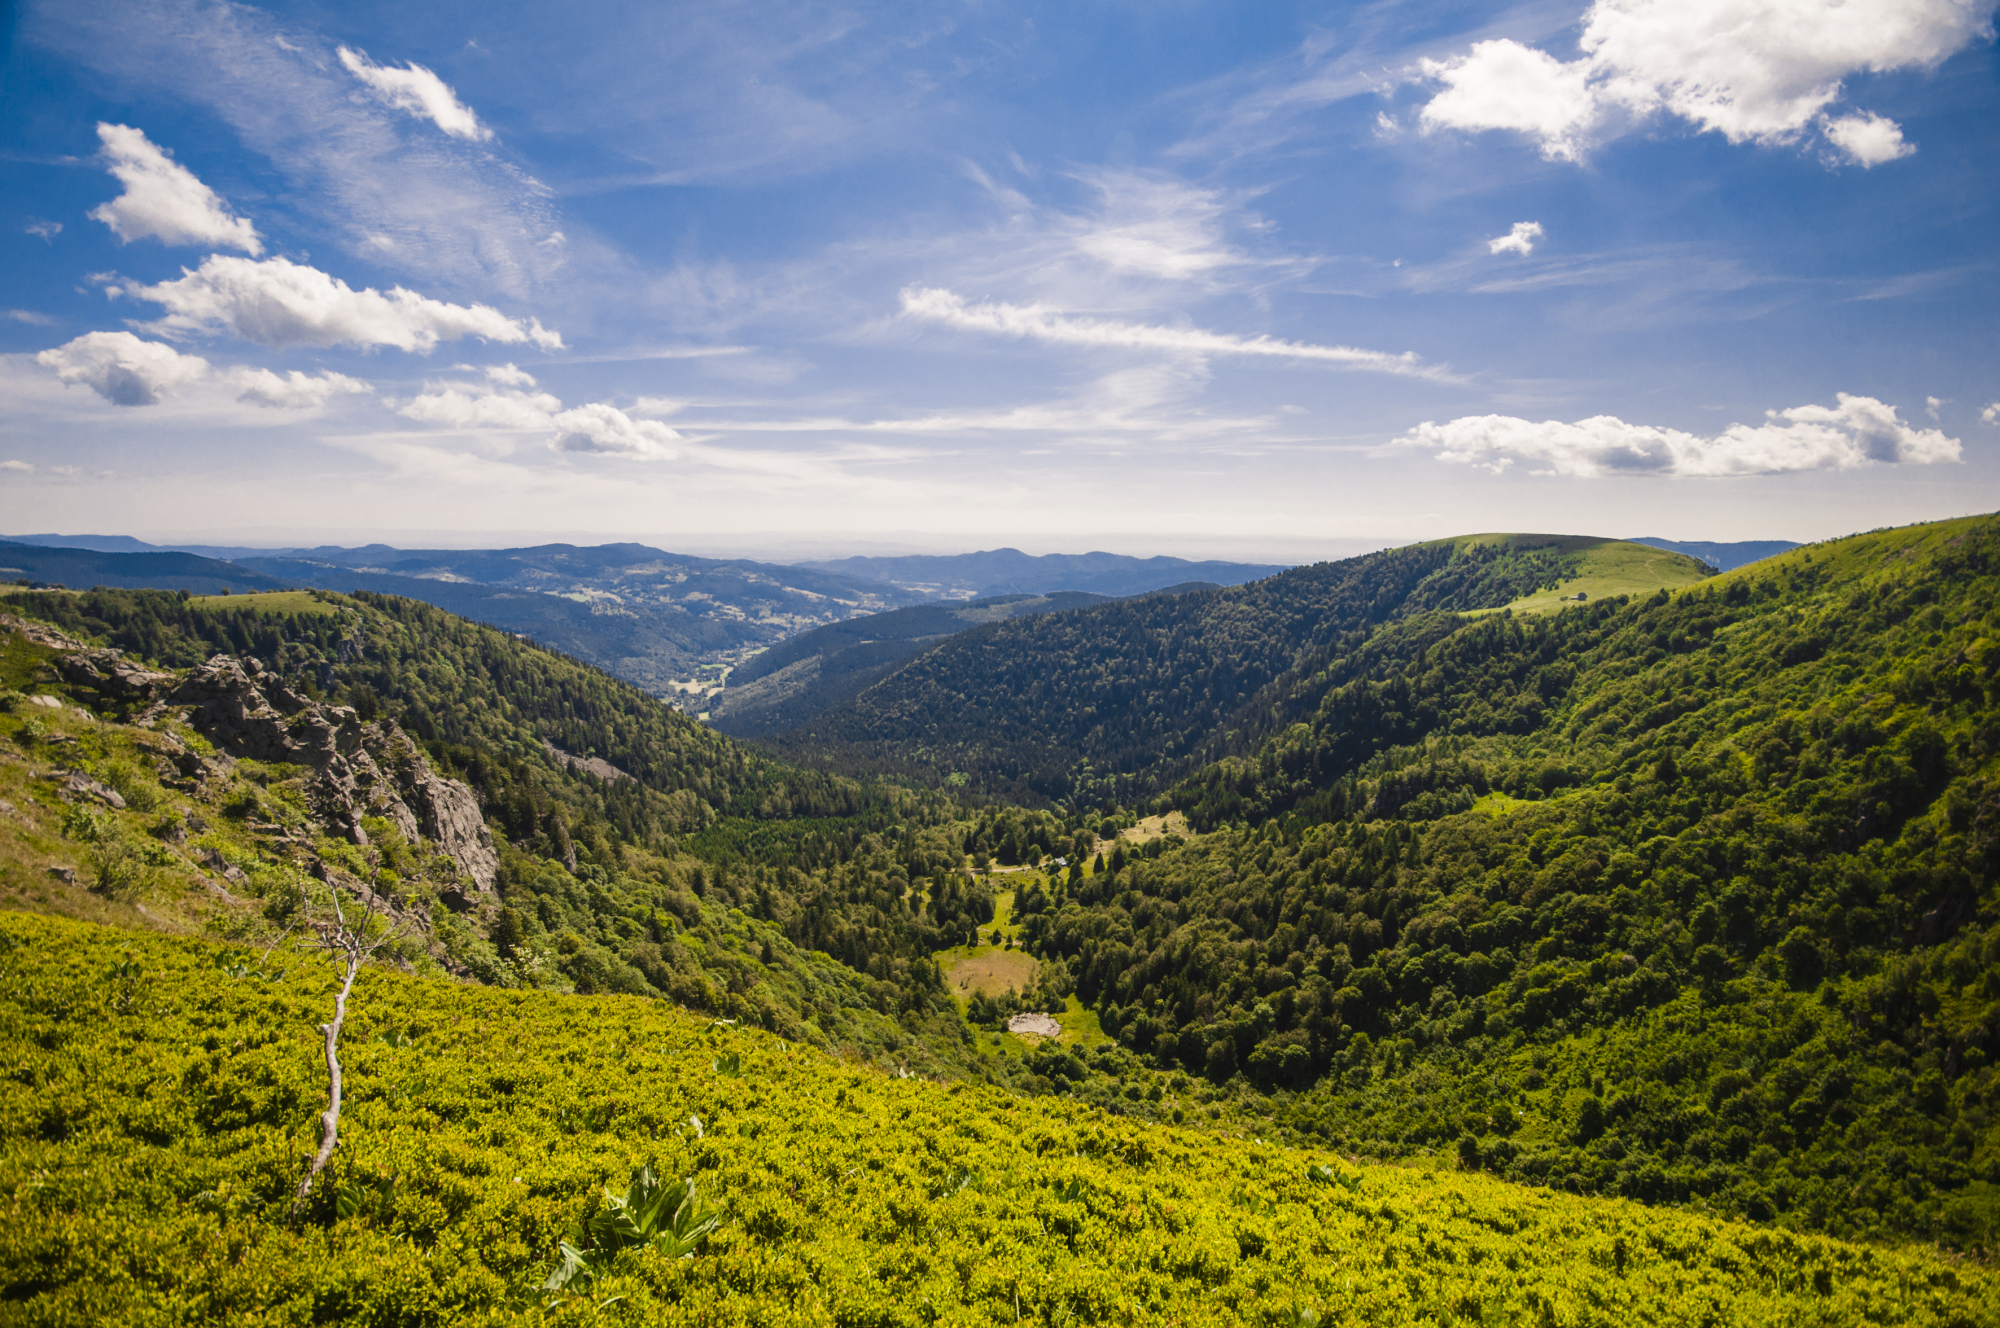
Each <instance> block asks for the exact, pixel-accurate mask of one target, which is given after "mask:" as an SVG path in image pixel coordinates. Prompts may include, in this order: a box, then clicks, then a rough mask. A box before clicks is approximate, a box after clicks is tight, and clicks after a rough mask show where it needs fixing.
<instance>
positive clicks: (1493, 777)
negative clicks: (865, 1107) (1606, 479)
mask: <svg viewBox="0 0 2000 1328" xmlns="http://www.w3.org/2000/svg"><path fill="white" fill-rule="evenodd" d="M1996 605H2000V521H1996V520H1994V519H1993V518H1980V519H1976V520H1969V521H1960V522H1950V523H1941V524H1938V525H1932V526H1924V527H1915V528H1911V529H1908V530H1900V531H1890V532H1881V533H1877V534H1873V535H1868V536H1861V537H1857V538H1855V539H1850V540H1844V541H1839V542H1836V543H1833V544H1829V545H1821V546H1815V547H1811V548H1807V549H1802V550H1799V551H1796V552H1794V553H1791V554H1787V555H1784V556H1782V557H1779V558H1775V559H1772V560H1769V561H1767V562H1762V563H1758V564H1756V565H1754V566H1753V567H1749V568H1745V569H1743V570H1741V571H1739V572H1736V573H1732V574H1729V575H1727V576H1724V577H1722V578H1719V579H1718V580H1716V581H1714V582H1712V583H1709V584H1706V585H1703V586H1699V587H1696V588H1693V589H1690V590H1688V591H1685V592H1683V593H1681V594H1679V595H1676V596H1668V595H1666V594H1664V593H1662V594H1660V595H1655V596H1650V597H1646V598H1644V599H1642V600H1639V601H1636V602H1617V601H1611V602H1600V603H1593V604H1588V605H1580V606H1577V607H1574V608H1571V609H1569V610H1567V611H1565V612H1563V613H1561V614H1559V615H1555V616H1552V617H1544V618H1530V619H1521V618H1512V617H1506V616H1498V617H1486V618H1483V619H1467V618H1462V617H1457V616H1452V615H1446V614H1422V615H1413V616H1410V617H1408V618H1406V619H1404V620H1402V621H1400V622H1397V623H1394V624H1392V625H1390V626H1388V627H1387V628H1385V629H1383V630H1381V631H1379V632H1378V633H1377V634H1376V635H1375V636H1373V637H1372V638H1370V639H1369V640H1368V641H1367V642H1365V643H1364V644H1362V645H1361V646H1359V647H1358V648H1355V649H1353V650H1351V651H1347V652H1344V653H1341V654H1339V655H1337V656H1336V657H1335V658H1333V659H1332V660H1330V661H1329V662H1328V663H1327V664H1326V666H1325V667H1323V668H1321V669H1318V670H1315V671H1313V672H1312V673H1311V674H1309V675H1306V676H1302V677H1298V678H1295V679H1294V680H1292V681H1291V683H1290V690H1289V691H1288V692H1287V693H1286V694H1285V695H1284V696H1283V697H1282V698H1280V700H1281V704H1278V705H1275V706H1274V707H1272V708H1271V709H1270V710H1269V711H1268V712H1267V713H1265V714H1264V715H1262V716H1260V719H1261V721H1262V722H1261V725H1260V726H1259V727H1258V728H1257V729H1252V730H1247V731H1246V734H1245V738H1244V742H1245V746H1246V755H1245V756H1243V757H1241V758H1235V759H1229V760H1225V761H1222V762H1220V763H1217V764H1214V765H1212V766H1210V767H1208V768H1206V769H1205V770H1203V771H1201V772H1200V773H1198V774H1196V775H1194V776H1192V777H1190V778H1189V779H1187V780H1185V781H1183V782H1182V783H1181V784H1179V785H1177V786H1176V787H1175V788H1174V789H1173V790H1171V791H1170V792H1169V793H1168V794H1167V795H1166V797H1165V801H1166V802H1168V803H1170V804H1172V805H1175V806H1178V807H1182V808H1185V809H1186V810H1187V811H1188V813H1189V814H1190V816H1191V817H1192V818H1193V820H1194V821H1195V823H1196V824H1197V825H1198V826H1200V827H1202V828H1206V829H1211V830H1213V833H1212V834H1209V835H1206V836H1203V837H1201V838H1200V839H1197V840H1196V841H1194V842H1193V843H1190V844H1188V845H1186V846H1185V847H1183V848H1180V849H1176V850H1171V851H1168V852H1166V853H1164V854H1160V855H1158V856H1156V857H1154V858H1152V859H1150V860H1139V859H1134V860H1131V861H1126V860H1125V859H1124V855H1123V854H1122V852H1121V853H1120V854H1118V855H1114V858H1113V860H1112V861H1111V862H1110V863H1109V864H1108V866H1109V868H1110V870H1108V871H1107V872H1106V874H1104V875H1103V876H1101V877H1094V878H1089V879H1086V880H1085V881H1082V882H1080V883H1079V884H1078V886H1077V887H1074V888H1073V889H1072V890H1071V891H1070V893H1069V895H1068V897H1067V898H1066V899H1064V900H1062V901H1061V902H1060V903H1059V904H1055V905H1052V906H1051V907H1050V908H1049V909H1048V910H1047V911H1045V912H1043V913H1041V914H1040V915H1039V916H1038V917H1037V918H1036V919H1035V920H1034V924H1033V930H1032V940H1031V945H1033V946H1034V947H1035V948H1036V949H1037V950H1038V952H1039V953H1042V954H1044V955H1046V956H1048V957H1049V958H1051V959H1055V958H1061V959H1062V960H1064V961H1065V963H1066V966H1067V968H1068V970H1069V971H1070V972H1071V973H1072V974H1073V975H1074V977H1075V980H1076V981H1077V983H1078V985H1079V988H1080V991H1081V992H1082V994H1083V995H1084V997H1085V999H1086V1000H1089V1001H1092V1002H1095V1003H1097V1004H1098V1005H1100V1006H1101V1007H1102V1009H1103V1013H1104V1023H1105V1026H1106V1028H1107V1030H1115V1031H1116V1032H1117V1035H1118V1037H1119V1038H1120V1040H1121V1041H1123V1042H1125V1043H1126V1044H1127V1045H1129V1046H1131V1047H1133V1048H1135V1049H1137V1050H1140V1051H1143V1052H1146V1053H1148V1054H1150V1055H1151V1056H1152V1057H1153V1058H1154V1059H1155V1061H1156V1062H1157V1063H1158V1064H1160V1065H1162V1066H1166V1067H1178V1068H1182V1069H1185V1070H1186V1071H1188V1072H1191V1073H1199V1074H1203V1075H1205V1076H1207V1077H1208V1078H1209V1079H1210V1080H1211V1081H1213V1082H1215V1083H1217V1084H1225V1083H1227V1084H1232V1085H1235V1086H1238V1087H1239V1088H1240V1087H1245V1086H1248V1085H1254V1086H1255V1087H1256V1088H1257V1089H1259V1090H1261V1091H1262V1092H1263V1093H1264V1094H1265V1096H1262V1097H1259V1098H1256V1099H1254V1101H1253V1109H1254V1110H1256V1111H1260V1112H1264V1113H1268V1114H1269V1115H1270V1116H1271V1117H1272V1118H1273V1120H1274V1122H1276V1123H1282V1124H1285V1125H1288V1126H1290V1127H1292V1128H1295V1129H1298V1130H1300V1131H1302V1132H1304V1133H1305V1134H1307V1135H1309V1136H1311V1137H1315V1138H1321V1139H1327V1140H1330V1141H1335V1142H1339V1143H1341V1144H1342V1145H1343V1146H1346V1147H1350V1148H1357V1149H1362V1150H1366V1151H1373V1152H1380V1153H1386V1154H1409V1153H1413V1152H1416V1151H1417V1150H1419V1149H1424V1148H1430V1149H1445V1150H1449V1149H1456V1150H1458V1152H1459V1155H1460V1156H1461V1157H1462V1158H1463V1159H1464V1160H1465V1162H1466V1163H1467V1165H1472V1166H1481V1167H1487V1168H1490V1169H1493V1170H1495V1171H1498V1172H1501V1173H1502V1174H1506V1175H1509V1176H1514V1177H1518V1178H1520V1179H1524V1180H1537V1181H1543V1182H1547V1183H1553V1184H1562V1185H1565V1186H1567V1187H1569V1188H1574V1189H1582V1190H1587V1191H1597V1192H1608V1193H1618V1194H1626V1195H1631V1196H1634V1197H1639V1198H1645V1199H1649V1200H1666V1201H1696V1202H1700V1203H1704V1204H1707V1205H1711V1206H1715V1207H1719V1208H1721V1209H1723V1210H1725V1211H1732V1212H1737V1213H1742V1214H1745V1215H1748V1216H1752V1217H1757V1218H1775V1219H1777V1220H1780V1221H1783V1222H1787V1223H1795V1224H1799V1225H1805V1226H1813V1227H1819V1228H1822V1229H1831V1230H1836V1231H1850V1232H1857V1233H1859V1232H1868V1233H1891V1232H1894V1233H1901V1234H1907V1235H1916V1236H1925V1237H1943V1238H1945V1239H1948V1240H1951V1241H1953V1242H1954V1243H1961V1244H1973V1245H1990V1244H1991V1243H1992V1241H1993V1240H1994V1239H1995V1236H1996V1233H2000V1119H1996V1117H1995V1114H1994V1112H1995V1107H1996V1105H2000V1104H1996V1102H1995V1094H1996V1091H2000V1081H1996V1077H1995V1071H1994V1069H1993V1065H1992V1062H1993V1059H1994V1058H1995V1056H1996V1054H2000V895H1997V894H1996V889H1995V879H1996V872H1997V871H2000V766H1996V760H2000V718H1996V716H2000V708H1997V707H2000V610H1996V608H1995V606H1996ZM1260 734H1261V736H1259V735H1260Z"/></svg>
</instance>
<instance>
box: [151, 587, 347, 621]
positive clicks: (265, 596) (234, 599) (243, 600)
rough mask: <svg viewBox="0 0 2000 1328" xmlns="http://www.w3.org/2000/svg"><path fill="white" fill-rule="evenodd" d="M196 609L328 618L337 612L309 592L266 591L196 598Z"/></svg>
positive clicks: (193, 599)
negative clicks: (303, 614)
mask: <svg viewBox="0 0 2000 1328" xmlns="http://www.w3.org/2000/svg"><path fill="white" fill-rule="evenodd" d="M188 603H189V605H191V606H192V607H194V608H197V609H248V610H250V611H251V612H252V613H314V614H319V615H320V616H322V617H327V618H331V617H333V616H334V615H335V614H337V613H339V612H340V610H339V609H336V608H335V607H334V606H333V605H331V604H328V603H327V602H326V601H325V600H323V599H321V598H320V597H319V596H318V595H316V594H314V593H313V592H312V591H310V590H266V591H262V592H260V593H258V594H254V595H196V596H194V597H192V598H191V599H189V600H188Z"/></svg>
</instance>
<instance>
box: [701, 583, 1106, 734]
mask: <svg viewBox="0 0 2000 1328" xmlns="http://www.w3.org/2000/svg"><path fill="white" fill-rule="evenodd" d="M1103 601H1104V597H1103V596H1102V595H1087V594H1082V593H1078V592H1075V591H1058V592H1057V593H1055V594H1053V595H1000V596H995V597H993V598H991V599H975V600H969V601H966V602H963V603H957V604H919V605H916V606H913V607H911V608H907V609H892V610H890V611H889V612H887V613H871V614H867V615H865V616H863V617H859V618H850V619H848V620H847V621H846V622H840V623H830V624H828V625H827V626H825V627H816V628H814V629H813V630H811V631H809V632H801V633H799V634H798V635H797V636H793V637H788V638H787V639H785V640H784V641H781V642H779V643H778V644H777V645H774V646H772V647H771V648H770V649H768V650H764V651H761V652H759V653H758V654H756V655H753V656H751V657H750V658H749V659H747V660H745V661H744V662H743V663H742V664H739V665H738V666H736V668H734V669H732V670H731V671H730V674H729V680H728V686H727V687H726V688H725V690H724V691H723V692H722V693H721V694H720V695H718V696H715V697H713V698H711V699H710V701H709V703H708V705H709V709H708V715H707V719H708V722H709V723H711V724H713V725H714V726H715V727H716V728H717V729H718V730H719V731H721V732H723V733H727V734H729V735H730V736H731V737H735V738H754V737H760V736H764V735H767V734H772V733H781V732H783V731H785V730H786V729H791V728H796V727H797V726H798V725H800V724H803V723H806V722H808V721H809V720H812V719H814V718H815V717H817V716H819V715H821V714H824V713H825V712H826V711H827V710H830V709H832V708H833V707H834V706H836V705H839V704H840V703H841V702H842V701H845V700H847V699H848V698H850V697H852V696H854V695H856V694H857V693H859V692H860V691H861V690H862V689H863V688H864V687H867V686H869V685H870V684H872V683H874V682H876V681H878V680H879V679H881V678H882V677H884V676H885V675H887V674H888V673H890V672H891V671H893V670H894V669H896V668H898V667H899V666H900V665H901V664H902V663H903V662H904V661H906V660H908V659H909V658H910V657H911V656H913V655H916V654H918V653H920V652H922V651H924V650H927V649H929V648H930V647H931V646H934V645H936V644H937V643H938V642H939V641H942V640H944V639H945V638H946V637H949V636H955V635H956V634H958V633H959V632H963V631H966V630H968V629H970V628H973V627H980V626H984V625H985V624H987V623H995V622H1004V621H1006V620H1007V619H1010V618H1021V617H1027V616H1029V615H1031V614H1038V613H1059V612H1061V611H1063V610H1065V609H1079V608H1085V607H1087V606H1089V605H1092V604H1100V603H1102V602H1103Z"/></svg>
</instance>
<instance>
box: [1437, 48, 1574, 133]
mask: <svg viewBox="0 0 2000 1328" xmlns="http://www.w3.org/2000/svg"><path fill="white" fill-rule="evenodd" d="M1588 64H1589V62H1588V61H1581V60H1580V61H1577V62H1576V63H1575V64H1567V65H1566V64H1564V63H1562V62H1561V61H1560V60H1557V59H1556V58H1555V57H1554V56H1552V55H1547V54H1545V53H1543V52H1541V51H1537V50H1535V49H1534V48H1532V47H1528V46H1523V45H1521V44H1520V43H1519V42H1515V41H1508V40H1506V39H1504V38H1503V39H1501V40H1499V41H1483V42H1475V43H1474V44H1473V47H1472V50H1471V52H1470V53H1469V54H1466V55H1461V56H1458V57H1456V58H1455V59H1451V60H1425V61H1424V62H1423V63H1422V65H1421V66H1420V68H1421V69H1422V70H1423V72H1424V74H1425V75H1426V76H1428V77H1430V78H1432V79H1435V80H1437V81H1438V82H1441V83H1443V84H1444V91H1442V92H1440V93H1438V94H1437V95H1436V96H1435V97H1432V98H1431V99H1430V101H1429V103H1428V104H1426V105H1425V106H1424V109H1423V113H1422V115H1421V116H1420V120H1421V122H1422V124H1423V126H1424V128H1426V129H1512V130H1516V131H1518V132H1520V133H1523V134H1528V135H1530V136H1531V137H1534V138H1538V139H1540V140H1541V141H1542V152H1543V154H1544V155H1546V156H1548V157H1551V158H1555V159H1560V160H1568V161H1574V160H1575V159H1577V158H1578V157H1580V156H1582V155H1583V149H1584V146H1585V143H1586V142H1587V139H1588V133H1589V130H1590V128H1591V126H1592V124H1593V123H1594V122H1595V121H1596V119H1597V94H1596V93H1594V92H1593V91H1592V90H1591V87H1590V70H1589V68H1588Z"/></svg>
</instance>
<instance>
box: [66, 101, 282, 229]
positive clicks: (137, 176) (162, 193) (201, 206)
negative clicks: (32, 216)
mask: <svg viewBox="0 0 2000 1328" xmlns="http://www.w3.org/2000/svg"><path fill="white" fill-rule="evenodd" d="M97 137H98V140H99V141H100V142H102V143H103V145H104V149H103V157H104V161H105V164H106V166H107V168H108V169H109V170H110V171H111V173H112V174H113V175H114V176H116V177H117V178H118V182H119V183H120V184H122V185H124V186H125V192H124V193H122V194H120V195H119V196H118V197H116V198H114V199H112V200H111V201H110V202H109V203H104V204H101V205H100V206H98V207H95V208H92V209H91V210H90V214H89V215H90V217H91V219H92V220H93V221H101V222H103V223H104V224H105V225H106V226H109V227H110V228H111V230H112V233H113V234H115V235H116V236H117V237H118V238H119V239H120V240H122V241H124V242H125V243H126V244H130V243H131V242H132V241H134V240H143V239H147V238H151V239H155V240H158V241H160V242H161V243H162V244H204V245H213V246H216V247H218V248H222V249H241V250H243V251H244V252H245V253H249V254H261V253H263V252H264V241H263V240H262V239H261V238H260V237H259V236H258V234H257V228H256V227H255V226H253V225H251V224H250V222H249V220H248V219H247V218H244V217H237V216H232V215H231V214H230V211H229V209H228V208H227V207H226V206H225V205H224V204H223V201H222V199H221V198H219V197H218V196H217V195H216V192H215V191H214V190H213V189H210V188H209V187H208V186H207V185H205V184H203V183H202V182H201V181H200V180H198V179H196V178H195V174H194V172H193V171H191V170H189V169H188V168H187V167H185V166H183V165H181V164H180V163H179V162H177V161H175V160H174V159H173V158H172V157H171V156H169V155H168V154H167V152H166V150H165V149H164V148H161V147H159V146H158V145H156V144H155V143H153V142H152V140H150V139H148V138H147V137H146V135H145V134H144V132H142V131H141V130H137V129H133V128H131V127H130V126H128V125H115V124H102V123H100V124H99V125H98V126H97ZM29 229H30V230H31V231H32V230H33V229H34V228H33V227H30V228H29ZM55 229H56V230H58V231H59V230H61V229H62V227H61V226H56V227H55Z"/></svg>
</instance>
